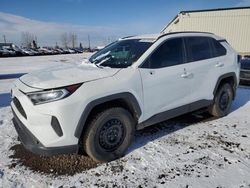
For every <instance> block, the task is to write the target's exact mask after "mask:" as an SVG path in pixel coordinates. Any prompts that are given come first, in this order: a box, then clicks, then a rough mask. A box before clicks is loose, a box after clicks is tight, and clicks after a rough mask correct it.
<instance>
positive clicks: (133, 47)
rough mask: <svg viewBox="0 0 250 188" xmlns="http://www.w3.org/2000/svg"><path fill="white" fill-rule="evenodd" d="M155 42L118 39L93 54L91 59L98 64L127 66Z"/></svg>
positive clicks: (112, 66) (116, 66) (114, 66)
mask: <svg viewBox="0 0 250 188" xmlns="http://www.w3.org/2000/svg"><path fill="white" fill-rule="evenodd" d="M152 44H153V42H151V41H143V40H141V39H130V40H129V39H128V40H121V41H116V42H114V43H112V44H110V45H108V46H107V47H105V48H104V49H102V50H100V51H99V52H97V53H95V54H94V55H92V56H91V58H90V59H89V61H90V62H91V63H94V64H96V65H98V66H107V67H111V68H126V67H128V66H130V65H132V64H133V63H134V62H135V61H137V60H138V59H139V57H141V55H142V54H143V53H144V52H145V51H146V50H147V49H148V48H149V47H150V46H151V45H152Z"/></svg>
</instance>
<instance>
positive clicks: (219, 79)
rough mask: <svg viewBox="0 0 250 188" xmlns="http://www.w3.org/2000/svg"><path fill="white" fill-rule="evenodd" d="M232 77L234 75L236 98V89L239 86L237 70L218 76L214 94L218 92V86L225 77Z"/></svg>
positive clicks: (234, 93)
mask: <svg viewBox="0 0 250 188" xmlns="http://www.w3.org/2000/svg"><path fill="white" fill-rule="evenodd" d="M230 77H233V79H234V83H233V84H234V86H233V98H235V95H236V89H237V86H238V82H237V77H236V74H235V72H230V73H226V74H223V75H221V76H220V77H219V78H218V80H217V83H216V85H215V88H214V91H213V94H214V95H215V94H216V92H217V90H218V88H219V85H220V83H221V81H222V80H223V79H226V78H230Z"/></svg>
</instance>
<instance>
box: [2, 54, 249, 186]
mask: <svg viewBox="0 0 250 188" xmlns="http://www.w3.org/2000/svg"><path fill="white" fill-rule="evenodd" d="M33 58H41V59H39V62H38V61H35V60H37V59H32V58H30V59H28V60H23V59H22V60H20V61H19V62H20V65H19V64H18V63H17V60H18V59H16V58H9V59H6V60H3V59H0V74H14V73H23V72H29V71H31V70H37V69H40V68H45V67H47V66H51V65H52V64H53V65H56V64H57V63H58V64H60V63H65V62H66V61H67V63H75V62H76V61H81V59H82V58H83V56H80V55H76V56H74V55H69V56H64V57H63V58H64V61H65V62H63V61H61V58H62V57H54V56H46V57H44V59H43V57H40V56H39V57H33ZM42 59H43V60H42ZM7 62H8V63H10V64H8V63H7ZM32 62H33V63H32ZM1 63H2V64H1ZM34 63H36V65H35V66H34ZM22 64H23V65H24V66H22ZM25 66H27V67H28V68H27V69H26V68H25ZM5 67H6V69H5ZM15 67H16V68H15ZM12 82H13V79H8V80H0V153H1V157H0V187H39V188H40V187H73V186H75V187H154V186H156V187H171V188H172V187H185V188H186V187H197V188H200V187H208V188H210V187H221V188H224V187H225V188H231V187H232V188H234V187H248V188H249V187H250V116H249V114H250V89H249V88H245V87H244V88H239V89H238V91H237V97H236V99H235V101H234V103H233V106H232V109H231V113H230V114H229V115H228V116H227V117H224V118H221V119H214V118H212V117H210V116H209V115H208V114H206V113H202V114H188V115H185V116H181V117H178V118H175V119H173V120H170V121H167V122H162V123H160V124H157V125H154V126H152V127H149V128H146V129H145V130H142V131H138V132H137V133H136V139H135V141H134V142H133V144H132V145H131V147H130V148H129V151H128V152H127V154H126V156H125V157H123V158H121V159H119V160H116V161H113V162H110V163H104V164H96V165H93V166H90V168H86V169H87V170H86V169H85V170H84V171H82V172H81V171H80V172H79V171H77V173H75V174H73V175H66V174H65V175H59V176H58V175H55V173H54V172H55V171H56V169H53V168H52V169H51V173H49V172H48V173H45V172H41V171H39V169H38V168H39V167H38V168H36V169H35V170H34V169H32V168H31V167H27V165H26V166H25V165H23V163H22V162H20V160H19V159H18V157H17V158H14V159H13V157H11V156H13V155H14V154H15V151H16V150H15V149H14V150H13V149H11V148H13V146H16V145H17V146H18V145H19V144H20V142H19V141H18V140H17V134H16V132H15V130H14V127H13V124H12V121H11V119H12V114H11V109H10V107H9V101H8V100H9V96H8V95H9V90H10V88H11V83H12ZM31 157H33V158H29V159H32V160H36V158H34V157H35V156H31ZM37 157H39V156H37ZM19 158H20V157H19ZM68 158H72V160H73V161H74V160H75V161H76V162H77V161H78V160H80V161H78V162H79V163H82V162H84V161H85V162H86V161H87V160H89V159H87V158H84V157H83V158H82V159H79V158H78V157H75V156H72V157H71V156H66V158H65V157H62V158H55V160H59V162H60V163H62V164H63V163H67V160H68ZM38 159H39V158H38ZM26 160H28V159H26ZM60 160H61V161H60ZM81 160H82V161H81ZM75 161H74V162H75ZM90 163H91V161H90ZM13 164H15V165H13ZM65 166H66V165H65ZM70 166H74V164H73V163H72V164H70ZM76 168H77V165H76ZM79 168H80V166H79Z"/></svg>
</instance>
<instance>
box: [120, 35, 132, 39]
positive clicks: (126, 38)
mask: <svg viewBox="0 0 250 188" xmlns="http://www.w3.org/2000/svg"><path fill="white" fill-rule="evenodd" d="M134 36H135V35H130V36H126V37H122V38H120V39H127V38H131V37H134Z"/></svg>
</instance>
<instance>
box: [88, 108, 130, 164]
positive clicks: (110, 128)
mask: <svg viewBox="0 0 250 188" xmlns="http://www.w3.org/2000/svg"><path fill="white" fill-rule="evenodd" d="M134 133H135V121H134V119H133V117H132V115H131V114H130V113H129V112H128V111H127V110H125V109H123V108H120V107H115V108H109V109H106V110H104V111H102V112H100V113H98V114H96V115H95V116H94V117H93V118H92V120H91V121H90V122H89V124H88V125H87V129H85V130H84V134H83V147H84V150H85V152H86V153H87V154H88V155H89V156H90V157H91V158H92V159H94V160H95V161H98V162H108V161H112V160H115V159H117V158H120V157H122V156H123V155H124V154H125V152H126V151H127V149H128V147H129V145H130V143H131V141H132V140H133V137H134Z"/></svg>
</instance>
